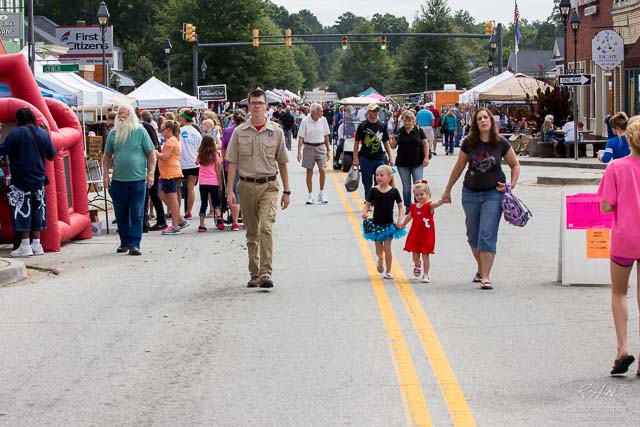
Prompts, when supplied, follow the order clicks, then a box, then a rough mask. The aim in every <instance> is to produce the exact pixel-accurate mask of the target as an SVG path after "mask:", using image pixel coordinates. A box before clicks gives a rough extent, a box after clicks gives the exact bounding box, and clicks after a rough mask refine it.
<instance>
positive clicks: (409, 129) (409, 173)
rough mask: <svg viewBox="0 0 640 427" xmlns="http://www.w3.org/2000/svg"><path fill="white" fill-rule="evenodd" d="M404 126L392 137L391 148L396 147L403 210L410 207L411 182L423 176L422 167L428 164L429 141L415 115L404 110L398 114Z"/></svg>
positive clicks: (407, 209)
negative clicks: (418, 124) (400, 114)
mask: <svg viewBox="0 0 640 427" xmlns="http://www.w3.org/2000/svg"><path fill="white" fill-rule="evenodd" d="M400 117H401V119H402V123H404V126H403V127H401V128H400V129H399V131H398V137H397V139H395V138H392V140H391V144H390V145H391V148H392V149H394V148H396V147H398V153H397V155H396V166H397V168H398V173H399V174H400V180H401V181H402V199H403V200H404V206H405V208H406V209H405V211H407V212H408V211H409V208H410V207H411V188H412V187H413V183H414V182H416V181H419V180H421V179H422V178H423V174H424V167H425V166H428V165H429V142H428V141H427V137H426V136H425V134H424V132H423V131H422V129H420V128H419V127H418V126H416V116H414V115H413V113H412V112H411V111H405V112H404V113H402V116H400Z"/></svg>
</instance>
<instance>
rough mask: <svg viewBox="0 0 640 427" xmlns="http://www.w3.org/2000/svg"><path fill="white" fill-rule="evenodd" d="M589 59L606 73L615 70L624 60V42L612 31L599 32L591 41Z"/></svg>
mask: <svg viewBox="0 0 640 427" xmlns="http://www.w3.org/2000/svg"><path fill="white" fill-rule="evenodd" d="M591 58H592V60H593V62H595V63H596V65H598V66H599V67H600V68H602V69H603V70H606V71H611V70H613V69H615V68H616V67H617V66H618V65H620V64H622V60H623V59H624V41H623V40H622V37H620V35H619V34H618V33H616V32H615V31H613V30H604V31H600V32H599V33H598V34H596V36H595V37H594V38H593V40H591Z"/></svg>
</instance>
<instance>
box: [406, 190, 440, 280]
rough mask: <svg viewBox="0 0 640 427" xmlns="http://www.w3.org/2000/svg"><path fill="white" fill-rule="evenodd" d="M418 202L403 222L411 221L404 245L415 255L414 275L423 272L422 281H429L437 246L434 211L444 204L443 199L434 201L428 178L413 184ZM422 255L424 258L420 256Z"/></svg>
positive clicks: (412, 206) (413, 204)
mask: <svg viewBox="0 0 640 427" xmlns="http://www.w3.org/2000/svg"><path fill="white" fill-rule="evenodd" d="M413 195H414V197H415V200H416V203H412V204H411V208H410V209H409V212H408V213H407V216H406V217H405V219H404V222H403V223H402V225H403V226H406V225H407V224H408V223H409V222H410V221H413V224H411V230H409V236H408V237H407V241H406V242H405V245H404V250H405V251H407V252H411V254H412V255H413V276H414V277H416V278H418V277H420V273H423V274H422V280H421V281H422V282H423V283H429V282H430V281H431V278H430V277H429V254H433V253H435V252H434V248H435V246H436V226H435V223H434V222H433V211H434V210H435V209H436V208H438V207H440V206H442V205H443V203H444V202H443V201H442V199H440V200H438V201H437V202H432V201H431V200H430V199H431V190H430V189H429V184H428V183H427V181H426V180H418V181H416V184H415V185H414V186H413ZM421 257H422V260H420V258H421Z"/></svg>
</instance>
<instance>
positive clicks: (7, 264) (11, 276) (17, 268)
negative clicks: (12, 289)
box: [0, 258, 27, 286]
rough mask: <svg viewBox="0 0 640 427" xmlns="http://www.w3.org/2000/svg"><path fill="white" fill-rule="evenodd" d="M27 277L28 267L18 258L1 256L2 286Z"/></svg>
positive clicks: (0, 282) (0, 277)
mask: <svg viewBox="0 0 640 427" xmlns="http://www.w3.org/2000/svg"><path fill="white" fill-rule="evenodd" d="M26 278H27V267H25V265H24V262H22V261H19V260H17V259H9V258H0V286H5V285H10V284H12V283H15V282H19V281H20V280H24V279H26Z"/></svg>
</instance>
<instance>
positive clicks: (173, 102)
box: [129, 77, 207, 110]
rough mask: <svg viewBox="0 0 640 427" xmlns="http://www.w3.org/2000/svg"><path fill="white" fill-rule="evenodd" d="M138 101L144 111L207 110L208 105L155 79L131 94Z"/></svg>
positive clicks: (151, 79) (152, 78)
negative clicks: (156, 109)
mask: <svg viewBox="0 0 640 427" xmlns="http://www.w3.org/2000/svg"><path fill="white" fill-rule="evenodd" d="M129 96H130V97H132V98H135V99H137V100H138V107H139V108H141V109H143V110H149V109H155V108H181V107H191V108H206V107H207V104H206V103H204V102H202V101H200V100H198V99H197V98H196V97H194V96H191V95H188V94H186V93H184V92H182V91H180V90H178V89H176V88H174V87H171V86H169V85H167V84H165V83H164V82H162V81H160V80H158V79H157V78H155V77H151V78H150V79H149V80H147V81H146V82H144V83H143V84H141V85H140V86H138V88H137V89H136V90H134V91H133V92H131V93H130V94H129Z"/></svg>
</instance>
